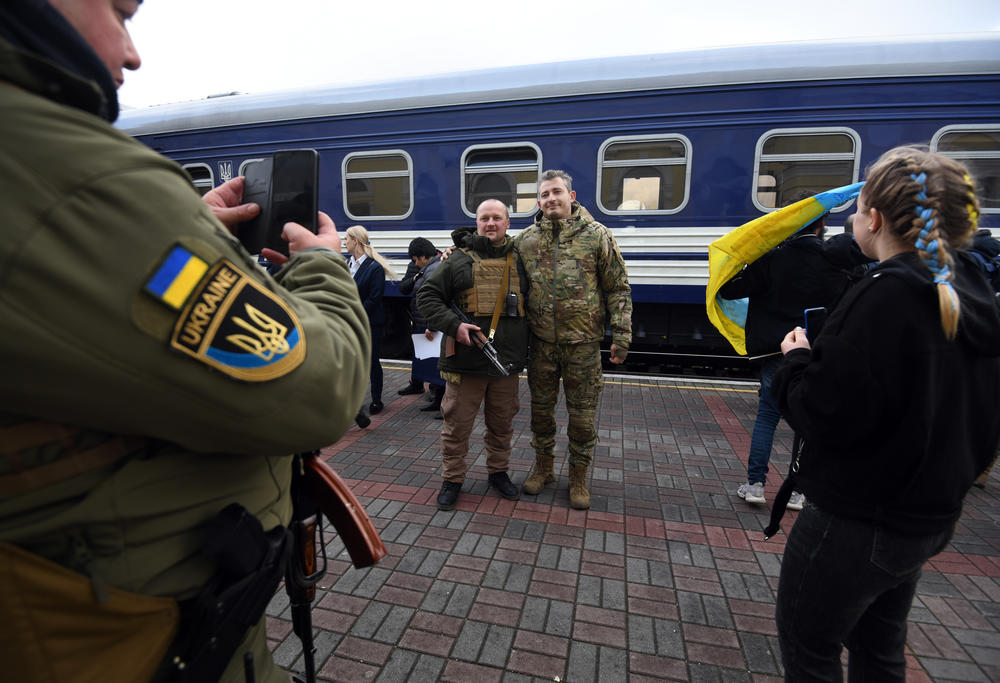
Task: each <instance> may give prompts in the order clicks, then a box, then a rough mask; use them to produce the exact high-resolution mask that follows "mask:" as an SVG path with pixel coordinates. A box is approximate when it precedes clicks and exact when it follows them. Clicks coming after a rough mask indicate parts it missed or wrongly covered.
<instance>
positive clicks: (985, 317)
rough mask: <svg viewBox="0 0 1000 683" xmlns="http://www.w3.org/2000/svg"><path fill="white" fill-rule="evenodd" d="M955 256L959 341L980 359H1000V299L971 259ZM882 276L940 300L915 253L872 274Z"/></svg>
mask: <svg viewBox="0 0 1000 683" xmlns="http://www.w3.org/2000/svg"><path fill="white" fill-rule="evenodd" d="M952 256H953V257H954V261H955V263H954V267H953V268H952V273H953V279H952V285H953V286H954V287H955V291H956V292H957V293H958V301H959V305H960V306H961V311H960V313H959V318H958V334H957V335H956V340H957V341H960V342H961V343H963V344H966V345H968V346H969V348H971V349H972V350H973V351H974V352H975V353H976V354H977V355H979V356H983V357H987V358H991V357H996V356H1000V299H997V297H996V295H995V293H994V292H993V290H992V289H991V288H990V286H989V284H988V283H987V282H986V280H985V278H983V276H982V273H981V271H980V269H979V266H978V265H977V264H976V262H975V261H974V260H973V259H972V257H971V256H969V255H968V254H966V253H964V252H961V251H959V252H953V253H952ZM879 272H884V273H886V274H893V275H895V276H897V277H901V278H903V279H905V280H906V281H908V282H910V283H912V284H913V285H914V286H916V287H920V288H922V289H926V290H927V292H928V296H934V297H936V296H937V292H936V287H937V286H936V285H935V284H934V277H933V275H932V274H931V272H930V270H928V269H927V266H925V265H924V264H923V261H922V260H921V259H920V256H919V255H917V254H916V253H915V252H908V253H904V254H900V255H898V256H894V257H893V258H891V259H888V260H887V261H884V262H883V263H881V264H880V265H879V266H878V268H877V269H876V270H875V271H873V273H879Z"/></svg>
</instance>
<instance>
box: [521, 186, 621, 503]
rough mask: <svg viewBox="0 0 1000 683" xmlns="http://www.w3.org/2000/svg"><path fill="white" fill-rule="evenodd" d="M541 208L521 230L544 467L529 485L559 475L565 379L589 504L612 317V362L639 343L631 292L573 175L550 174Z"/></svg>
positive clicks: (535, 413)
mask: <svg viewBox="0 0 1000 683" xmlns="http://www.w3.org/2000/svg"><path fill="white" fill-rule="evenodd" d="M538 206H539V209H540V211H539V212H538V213H537V214H536V215H535V222H534V224H533V225H531V226H529V227H528V228H527V229H526V230H523V231H522V232H521V233H520V234H518V236H517V237H516V246H517V249H518V252H519V253H520V256H521V259H522V261H523V262H524V266H525V269H526V270H527V271H528V273H529V274H530V276H531V288H530V290H529V292H528V323H529V325H530V326H531V332H532V340H531V354H530V359H529V362H528V386H529V387H530V388H531V433H532V437H531V445H532V446H534V448H535V467H534V470H533V471H532V473H531V475H530V476H529V477H528V478H527V479H526V480H525V482H524V485H523V486H522V489H521V490H522V491H524V492H525V493H528V494H532V495H534V494H537V493H538V492H539V491H541V490H542V489H543V488H544V487H545V485H546V484H548V483H551V482H553V481H555V474H554V471H553V460H554V447H555V437H556V419H555V406H556V400H557V399H558V398H559V378H560V377H561V378H562V381H563V387H564V390H565V392H566V408H567V410H568V411H569V430H568V432H569V465H570V474H569V478H570V483H569V495H570V505H571V506H572V507H574V508H577V509H586V508H588V507H590V492H589V491H588V490H587V469H588V467H589V466H590V462H591V460H592V459H593V455H594V446H595V445H597V429H596V426H595V417H596V412H597V402H598V399H599V398H600V394H601V389H602V387H603V386H604V381H603V377H602V373H601V352H600V342H601V338H602V337H603V336H604V326H605V320H607V322H608V323H609V324H610V327H611V333H612V342H611V362H612V363H615V364H619V363H622V362H624V360H625V356H626V354H627V353H628V347H629V343H630V342H631V340H632V298H631V289H630V288H629V284H628V274H627V273H626V271H625V262H624V260H623V259H622V255H621V252H620V251H619V250H618V245H617V244H616V243H615V239H614V237H612V235H611V231H610V230H608V228H606V227H605V226H603V225H601V224H600V223H598V222H597V221H595V220H594V218H593V216H591V215H590V213H589V212H588V211H587V210H586V209H585V208H583V207H582V206H580V204H579V203H578V202H577V201H576V192H574V191H573V190H572V178H570V176H569V175H568V174H567V173H565V172H564V171H558V170H552V171H546V172H545V173H543V174H542V177H541V179H540V182H539V186H538Z"/></svg>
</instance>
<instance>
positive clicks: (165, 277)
mask: <svg viewBox="0 0 1000 683" xmlns="http://www.w3.org/2000/svg"><path fill="white" fill-rule="evenodd" d="M207 270H208V264H207V263H205V262H204V261H203V260H201V259H200V258H198V257H197V256H195V255H194V254H192V253H191V252H190V251H188V250H187V249H185V248H184V247H182V246H180V245H177V246H175V247H174V248H173V249H171V250H170V251H169V252H168V253H167V256H166V258H165V259H163V262H162V263H161V264H160V267H159V268H157V269H156V272H155V273H153V277H152V278H151V279H150V280H149V282H147V283H146V291H147V292H149V293H150V294H152V295H153V296H154V297H156V298H157V299H159V300H160V301H162V302H163V303H165V304H166V305H168V306H170V307H171V308H174V309H180V307H181V306H183V305H184V302H186V301H187V299H188V297H189V296H190V295H191V292H192V291H193V290H194V288H195V287H196V286H197V285H198V282H199V281H201V277H202V276H203V275H204V274H205V272H206V271H207Z"/></svg>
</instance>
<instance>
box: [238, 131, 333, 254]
mask: <svg viewBox="0 0 1000 683" xmlns="http://www.w3.org/2000/svg"><path fill="white" fill-rule="evenodd" d="M243 175H244V177H245V181H244V183H243V201H244V202H254V203H256V204H258V205H259V206H260V213H259V214H258V215H257V217H256V218H254V219H253V220H251V221H248V222H246V223H244V224H243V225H241V226H239V229H238V231H237V235H238V237H239V239H240V242H242V243H243V246H244V247H245V248H246V250H247V251H248V252H250V253H251V254H259V253H260V252H261V250H262V249H264V248H265V247H266V248H268V249H273V250H274V251H278V252H281V253H282V254H285V255H288V243H287V242H285V241H284V240H283V239H281V231H282V229H283V228H284V226H285V223H288V222H289V221H292V222H295V223H299V224H300V225H303V226H305V227H306V228H308V229H309V230H311V231H313V232H316V230H317V224H316V221H317V216H316V214H317V212H318V210H319V207H318V203H319V154H318V153H317V152H316V150H314V149H283V150H278V151H277V152H275V153H274V155H273V156H271V157H270V158H265V159H260V160H257V161H252V162H250V163H248V164H247V165H246V166H245V167H244V169H243Z"/></svg>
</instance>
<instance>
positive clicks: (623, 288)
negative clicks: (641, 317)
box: [514, 202, 632, 351]
mask: <svg viewBox="0 0 1000 683" xmlns="http://www.w3.org/2000/svg"><path fill="white" fill-rule="evenodd" d="M514 240H515V245H516V247H517V250H518V253H519V254H520V255H521V260H522V261H523V263H524V267H525V270H527V271H528V274H529V276H530V277H531V288H530V290H529V291H528V323H529V324H530V326H531V331H532V333H533V334H534V335H535V336H536V337H538V338H540V339H541V340H543V341H547V342H550V343H560V344H582V343H585V342H595V341H600V340H601V339H603V338H604V326H605V323H607V324H608V325H609V326H610V327H611V338H612V341H613V342H614V343H615V345H617V347H618V348H619V349H620V350H622V351H627V350H628V347H629V343H630V342H631V341H632V297H631V289H630V288H629V284H628V273H627V272H626V271H625V261H624V259H622V255H621V252H620V251H619V250H618V245H617V244H616V243H615V238H614V237H612V235H611V231H610V230H608V228H606V227H605V226H603V225H601V224H600V223H598V222H597V221H595V220H594V217H593V216H591V215H590V212H589V211H587V210H586V209H585V208H583V207H582V206H580V204H579V202H573V213H572V214H571V215H570V217H569V218H568V219H566V220H560V221H556V222H554V223H553V221H551V220H549V219H548V218H545V217H544V216H543V215H542V212H541V211H539V212H538V213H537V214H536V215H535V222H534V223H533V224H532V225H530V226H528V228H527V229H525V230H522V231H521V232H520V233H519V234H518V235H517V237H515V238H514Z"/></svg>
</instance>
